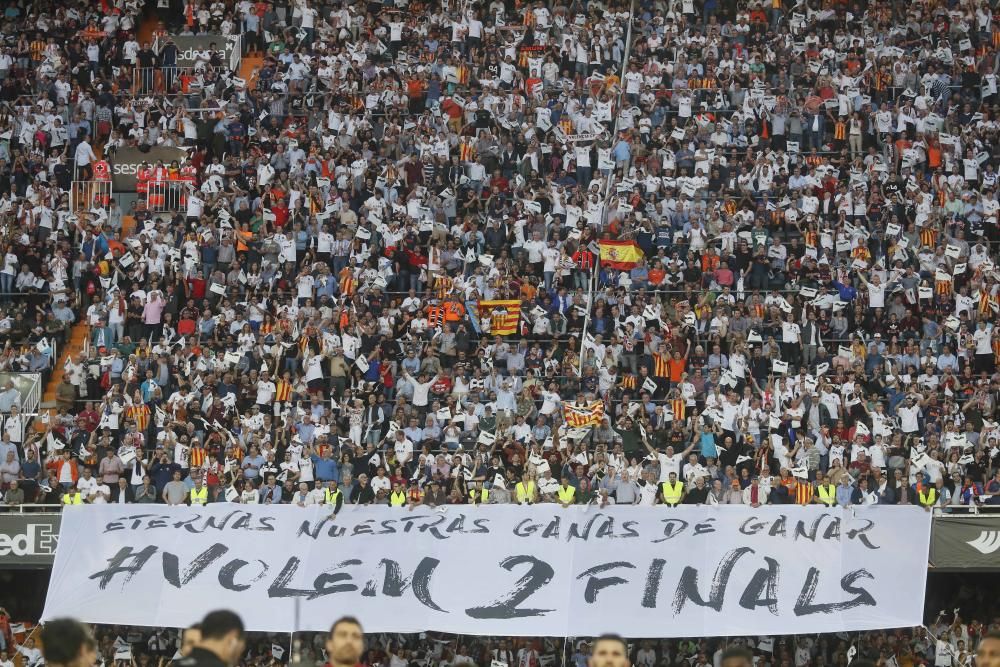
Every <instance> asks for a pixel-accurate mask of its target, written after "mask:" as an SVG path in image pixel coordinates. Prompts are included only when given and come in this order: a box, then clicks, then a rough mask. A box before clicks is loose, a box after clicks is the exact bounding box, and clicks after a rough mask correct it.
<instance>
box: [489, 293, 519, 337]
mask: <svg viewBox="0 0 1000 667" xmlns="http://www.w3.org/2000/svg"><path fill="white" fill-rule="evenodd" d="M478 305H479V320H480V322H483V323H485V322H486V321H487V318H488V319H489V323H490V334H492V335H494V336H512V335H514V334H516V333H517V325H518V323H519V322H520V321H521V302H520V301H518V300H517V299H505V300H497V301H480V302H479V304H478Z"/></svg>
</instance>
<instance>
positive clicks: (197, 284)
mask: <svg viewBox="0 0 1000 667" xmlns="http://www.w3.org/2000/svg"><path fill="white" fill-rule="evenodd" d="M188 287H190V288H191V297H192V298H195V299H204V298H205V288H206V283H205V279H204V278H188Z"/></svg>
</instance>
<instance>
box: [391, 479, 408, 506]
mask: <svg viewBox="0 0 1000 667" xmlns="http://www.w3.org/2000/svg"><path fill="white" fill-rule="evenodd" d="M405 504H406V491H404V490H403V485H402V484H396V486H394V487H393V489H392V493H390V494H389V505H390V506H392V507H402V506H403V505H405Z"/></svg>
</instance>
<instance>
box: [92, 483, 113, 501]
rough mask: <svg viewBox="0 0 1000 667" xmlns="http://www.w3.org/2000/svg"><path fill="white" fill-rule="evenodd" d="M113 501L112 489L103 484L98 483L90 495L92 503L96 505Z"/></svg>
mask: <svg viewBox="0 0 1000 667" xmlns="http://www.w3.org/2000/svg"><path fill="white" fill-rule="evenodd" d="M110 500H111V487H109V486H108V485H107V484H104V483H103V482H98V483H97V485H95V486H94V488H93V490H92V491H91V493H90V502H91V503H93V504H94V505H103V504H105V503H107V502H108V501H110Z"/></svg>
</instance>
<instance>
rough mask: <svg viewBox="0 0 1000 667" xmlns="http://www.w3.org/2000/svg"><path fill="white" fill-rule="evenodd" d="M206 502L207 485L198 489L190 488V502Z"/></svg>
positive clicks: (199, 503) (203, 503)
mask: <svg viewBox="0 0 1000 667" xmlns="http://www.w3.org/2000/svg"><path fill="white" fill-rule="evenodd" d="M207 503H208V487H207V486H203V487H201V490H200V491H199V490H198V489H197V488H194V489H191V504H192V505H205V504H207Z"/></svg>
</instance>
